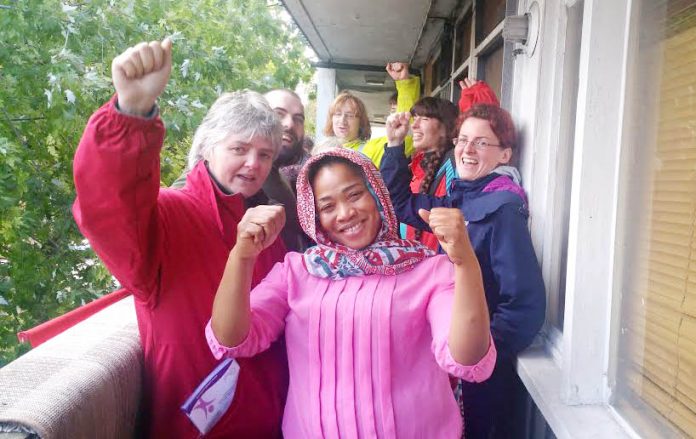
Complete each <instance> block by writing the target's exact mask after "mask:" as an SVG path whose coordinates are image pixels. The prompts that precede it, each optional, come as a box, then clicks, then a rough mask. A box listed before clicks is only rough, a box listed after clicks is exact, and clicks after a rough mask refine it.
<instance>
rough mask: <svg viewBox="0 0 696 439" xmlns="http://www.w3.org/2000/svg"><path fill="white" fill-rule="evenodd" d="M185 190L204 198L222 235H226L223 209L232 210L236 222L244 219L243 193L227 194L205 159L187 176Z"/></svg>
mask: <svg viewBox="0 0 696 439" xmlns="http://www.w3.org/2000/svg"><path fill="white" fill-rule="evenodd" d="M183 190H184V191H186V192H189V193H191V194H192V195H193V196H195V197H196V198H198V199H200V200H202V201H203V202H204V203H205V204H206V205H207V206H208V207H209V208H210V210H211V212H212V214H213V217H214V218H215V222H216V224H217V226H218V228H219V230H220V233H221V234H222V236H223V237H224V236H226V233H225V226H224V223H223V221H222V215H221V211H222V210H223V209H224V210H225V211H227V212H230V213H231V214H232V216H233V218H234V220H235V221H236V222H238V221H239V220H241V219H242V215H244V211H245V210H246V206H245V204H246V201H245V199H244V197H243V196H242V194H225V193H224V192H223V191H222V190H221V189H220V188H219V187H218V185H217V183H216V182H215V181H214V179H213V177H212V175H210V173H209V172H208V168H207V167H206V164H205V162H204V161H203V160H201V161H200V162H198V163H197V164H196V166H195V167H194V168H193V169H192V170H191V172H190V173H189V174H188V176H187V177H186V186H184V188H183Z"/></svg>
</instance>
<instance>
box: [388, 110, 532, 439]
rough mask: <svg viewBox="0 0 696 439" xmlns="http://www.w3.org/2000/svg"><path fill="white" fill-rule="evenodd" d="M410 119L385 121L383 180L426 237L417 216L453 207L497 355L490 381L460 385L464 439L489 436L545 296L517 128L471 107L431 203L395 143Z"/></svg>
mask: <svg viewBox="0 0 696 439" xmlns="http://www.w3.org/2000/svg"><path fill="white" fill-rule="evenodd" d="M409 116H410V115H409V114H405V113H398V114H395V115H392V116H391V117H390V119H389V120H388V121H387V136H388V137H389V145H390V146H392V145H396V146H393V147H389V148H387V150H386V152H385V153H384V161H383V163H382V169H381V172H382V175H383V177H384V181H385V183H386V184H387V187H388V188H389V194H390V196H391V199H392V202H393V205H394V209H395V211H396V213H397V217H398V219H399V221H401V222H404V223H407V224H409V225H411V226H413V227H415V228H416V229H419V230H423V231H430V228H429V227H428V225H427V224H426V223H425V222H424V221H423V220H422V218H421V217H420V216H419V214H418V211H419V210H421V209H425V210H430V209H432V208H434V207H456V208H458V209H460V210H461V211H462V213H463V215H464V219H465V220H466V222H467V231H468V234H469V238H470V239H471V243H472V245H473V246H474V251H475V252H476V256H477V258H478V261H479V264H480V265H481V272H482V273H481V274H482V276H483V285H484V288H485V292H486V300H487V302H488V309H489V311H490V322H491V333H492V334H493V339H494V340H495V344H496V346H497V348H498V353H499V355H498V363H497V364H496V368H495V371H494V372H493V376H492V377H491V379H490V380H489V381H487V382H486V383H482V384H473V385H469V383H462V384H463V387H462V400H463V404H464V417H465V419H466V423H465V436H466V437H467V438H479V437H488V433H489V432H490V430H491V429H492V428H493V426H494V425H496V427H497V426H498V425H504V424H506V423H505V422H504V421H505V418H506V417H508V418H509V416H510V413H509V409H508V408H507V407H506V400H509V395H510V392H511V391H512V385H513V383H514V376H515V371H514V367H513V365H514V360H515V358H516V356H517V354H518V353H519V352H520V351H521V350H522V349H524V348H526V347H527V346H528V345H529V344H530V343H531V342H532V340H533V338H534V336H535V335H536V334H537V332H538V331H539V329H540V328H541V325H542V324H543V322H544V314H545V306H546V297H545V289H544V283H543V279H542V276H541V270H540V268H539V264H538V262H537V259H536V255H535V253H534V248H533V247H532V240H531V237H530V234H529V230H528V229H527V218H528V211H527V198H526V195H525V193H524V189H522V187H521V186H520V185H519V183H518V182H517V181H515V180H516V178H515V175H516V170H514V168H511V167H509V166H506V165H507V164H508V163H510V160H511V159H512V156H513V153H514V150H515V127H514V124H513V122H512V118H511V117H510V114H509V113H508V112H507V111H505V110H504V109H502V108H500V107H499V106H497V105H486V104H479V105H474V106H473V107H472V108H471V109H469V111H467V112H466V113H464V115H463V116H462V120H463V121H462V125H461V128H460V129H459V135H458V137H457V138H456V139H455V141H454V143H455V147H454V163H455V167H456V169H457V178H456V179H455V180H454V182H453V184H452V187H451V189H450V193H449V194H448V195H446V196H442V197H436V196H432V195H428V194H413V193H411V191H410V190H409V189H408V184H409V180H410V173H409V168H408V160H407V159H406V156H405V155H404V153H403V146H401V142H402V141H403V138H404V137H405V135H406V132H408V128H409V126H408V125H409Z"/></svg>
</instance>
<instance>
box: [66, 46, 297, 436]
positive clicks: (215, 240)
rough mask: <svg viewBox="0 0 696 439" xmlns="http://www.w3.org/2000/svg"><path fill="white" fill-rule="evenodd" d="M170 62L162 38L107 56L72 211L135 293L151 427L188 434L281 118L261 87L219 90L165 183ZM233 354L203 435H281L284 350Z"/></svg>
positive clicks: (78, 163)
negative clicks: (106, 96)
mask: <svg viewBox="0 0 696 439" xmlns="http://www.w3.org/2000/svg"><path fill="white" fill-rule="evenodd" d="M170 72H171V42H170V41H168V40H165V41H164V42H162V43H160V42H151V43H140V44H138V45H137V46H135V47H132V48H130V49H128V50H127V51H125V52H124V53H123V54H122V55H120V56H118V57H117V58H116V59H114V61H113V64H112V75H113V80H114V86H115V88H116V96H115V97H114V98H113V99H112V100H111V101H110V102H108V103H107V104H106V105H104V106H103V107H102V108H100V109H99V110H98V111H97V112H96V113H95V114H94V115H93V116H92V117H91V118H90V121H89V123H88V124H87V128H86V129H85V133H84V135H83V137H82V140H81V142H80V145H79V147H78V149H77V153H76V155H75V163H74V174H75V186H76V189H77V200H76V202H75V206H74V215H75V219H76V221H77V223H78V225H79V227H80V230H81V231H82V233H83V234H84V235H85V236H86V237H87V238H88V239H89V241H90V243H91V245H92V247H93V248H94V250H95V251H96V252H97V254H98V255H99V257H100V258H101V259H102V261H103V262H104V264H105V265H106V266H107V267H108V268H109V270H110V271H111V273H112V274H113V275H114V276H115V277H116V278H117V279H118V280H119V282H121V284H123V285H124V286H125V287H126V288H128V289H129V290H130V291H131V292H132V293H133V295H134V296H135V306H136V313H137V316H138V325H139V329H140V336H141V340H142V345H143V352H144V358H145V364H144V366H145V375H144V388H143V393H142V394H143V395H144V398H145V401H144V407H143V412H144V413H143V414H144V415H145V416H146V421H147V422H146V426H147V428H148V430H147V432H145V433H146V435H148V436H150V437H168V438H178V437H181V438H183V437H186V438H191V437H197V436H198V432H197V430H196V429H195V427H194V426H193V424H192V423H191V422H190V421H189V420H188V419H187V418H186V416H185V415H184V414H183V412H182V411H181V410H180V409H179V407H180V405H181V404H182V403H183V402H184V401H185V400H186V398H187V396H188V395H189V394H190V393H191V392H192V391H193V390H194V389H195V388H196V386H197V385H198V383H200V382H201V381H202V380H203V378H204V377H205V376H206V375H207V374H208V373H209V372H210V371H211V370H212V369H213V368H214V367H215V363H216V362H215V359H214V358H213V357H212V356H211V355H210V352H209V350H208V347H207V345H206V341H205V339H204V337H203V336H202V333H203V330H204V328H205V324H206V322H207V320H208V318H209V317H210V313H211V309H212V304H213V298H214V297H215V291H216V289H217V286H218V283H219V280H220V277H221V276H222V273H223V271H224V268H225V262H226V260H227V256H228V254H229V252H230V249H231V248H232V247H233V246H234V244H235V241H236V229H237V223H238V221H239V220H240V218H241V217H242V216H243V214H244V212H245V211H246V209H247V208H249V207H251V206H255V205H258V204H263V203H264V200H263V197H262V195H259V189H260V188H261V185H262V184H263V182H264V180H265V179H266V176H267V175H268V172H269V170H270V168H271V163H272V162H273V159H274V157H275V155H276V154H277V151H278V148H279V145H280V141H281V126H280V124H279V122H278V120H277V118H276V117H275V115H274V113H273V110H272V109H271V108H270V107H269V106H268V104H267V103H266V101H265V100H264V99H263V97H262V96H261V95H259V94H258V93H254V92H249V91H244V92H238V93H230V94H225V95H223V96H221V97H220V98H219V99H218V100H217V101H216V102H215V104H213V106H212V107H211V108H210V111H209V112H208V114H207V116H206V117H205V119H204V120H203V122H202V123H201V125H200V127H199V128H198V130H197V131H196V134H195V136H194V140H193V147H192V148H191V152H190V154H189V165H190V167H191V172H190V173H189V175H188V178H187V182H186V186H185V187H184V188H183V189H181V190H172V189H165V188H160V172H159V166H160V157H159V153H160V150H161V148H162V142H163V139H164V124H163V123H162V120H161V119H160V118H159V115H158V111H157V107H156V105H155V104H156V100H157V98H158V97H159V96H160V94H161V93H162V92H163V91H164V89H165V87H166V85H167V82H168V80H169V75H170ZM261 194H262V193H261ZM260 208H263V207H260ZM284 253H285V249H284V247H283V245H282V244H280V242H279V241H276V242H275V243H274V244H272V245H271V246H270V247H269V248H268V249H267V250H265V251H264V252H263V253H262V256H261V258H259V259H258V260H257V262H256V264H255V267H254V278H253V281H252V284H255V283H256V282H258V281H259V280H261V279H262V278H263V277H264V276H265V275H266V273H267V272H268V271H269V270H270V268H271V266H272V265H273V264H274V263H275V262H277V261H281V260H282V259H283V256H284ZM238 362H239V365H240V367H241V370H240V374H239V381H238V383H237V391H236V397H235V400H234V402H233V403H232V406H231V407H230V409H229V410H228V411H227V413H226V415H225V416H224V417H223V418H222V419H221V420H220V421H219V422H218V424H217V425H216V426H215V428H214V429H213V430H212V431H211V432H210V435H209V436H206V437H278V436H279V435H280V418H281V414H282V409H283V406H284V400H285V394H286V391H287V362H286V359H285V352H284V348H283V347H282V346H275V347H274V348H272V349H271V350H270V351H268V352H267V353H264V354H261V355H258V356H256V357H254V358H249V359H240V360H238Z"/></svg>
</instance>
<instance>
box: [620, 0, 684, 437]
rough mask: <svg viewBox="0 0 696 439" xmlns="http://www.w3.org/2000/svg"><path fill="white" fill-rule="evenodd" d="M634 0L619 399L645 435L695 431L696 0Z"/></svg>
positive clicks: (625, 156)
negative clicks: (633, 45) (635, 0)
mask: <svg viewBox="0 0 696 439" xmlns="http://www.w3.org/2000/svg"><path fill="white" fill-rule="evenodd" d="M635 6H636V8H637V10H636V11H635V14H634V16H633V22H632V32H633V34H634V35H632V36H631V39H630V40H631V41H633V42H635V43H634V44H635V47H633V50H632V52H631V53H632V58H631V59H630V62H629V69H628V84H629V88H628V89H627V101H626V109H627V110H626V111H627V114H626V117H627V125H626V127H625V129H624V132H625V133H626V134H625V137H626V141H625V151H624V154H623V156H622V165H623V168H622V169H624V172H623V174H622V175H623V177H624V179H623V181H622V193H623V194H624V197H623V199H624V200H625V201H624V202H623V203H622V205H623V206H624V207H622V210H621V211H620V212H619V214H620V221H619V223H618V230H619V233H621V234H622V241H623V242H625V243H626V245H625V248H624V249H622V250H621V253H622V254H623V264H622V266H623V272H622V273H621V279H622V280H623V282H622V284H621V285H622V287H621V288H622V291H621V297H622V303H621V319H620V327H619V328H617V330H618V340H619V342H618V358H617V376H616V383H617V384H616V392H615V395H616V398H615V402H614V404H615V406H616V408H617V410H618V412H619V413H620V414H622V415H623V416H624V417H626V418H627V419H628V420H629V422H630V423H631V425H632V426H633V427H634V428H635V429H636V430H637V432H638V433H639V434H640V435H641V436H644V437H682V436H684V437H694V436H696V122H695V121H696V1H694V0H690V1H683V0H681V1H666V0H640V1H637V2H635Z"/></svg>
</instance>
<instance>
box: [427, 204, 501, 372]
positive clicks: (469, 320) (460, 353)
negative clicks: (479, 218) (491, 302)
mask: <svg viewBox="0 0 696 439" xmlns="http://www.w3.org/2000/svg"><path fill="white" fill-rule="evenodd" d="M420 215H421V216H422V217H423V220H424V221H426V222H427V223H428V224H429V225H430V228H431V229H432V231H433V234H435V236H436V237H437V239H438V241H439V242H440V246H441V247H442V249H443V250H444V251H445V252H446V253H447V256H448V257H449V259H450V261H452V263H453V264H454V300H453V303H452V320H451V323H450V330H449V338H448V344H449V349H450V353H451V354H452V358H453V359H454V360H455V361H456V362H457V363H460V364H463V365H472V364H476V363H478V362H479V361H480V360H481V359H483V358H484V356H485V355H486V353H487V352H488V351H489V348H490V327H489V325H490V323H489V318H488V305H486V296H485V294H484V290H483V279H482V277H481V267H480V266H479V263H478V260H477V258H476V253H474V249H473V248H472V246H471V242H470V241H469V234H468V233H467V231H466V226H465V225H464V217H463V216H462V212H461V211H460V210H459V209H449V208H436V209H433V210H431V211H430V212H428V211H425V210H421V211H420Z"/></svg>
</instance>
